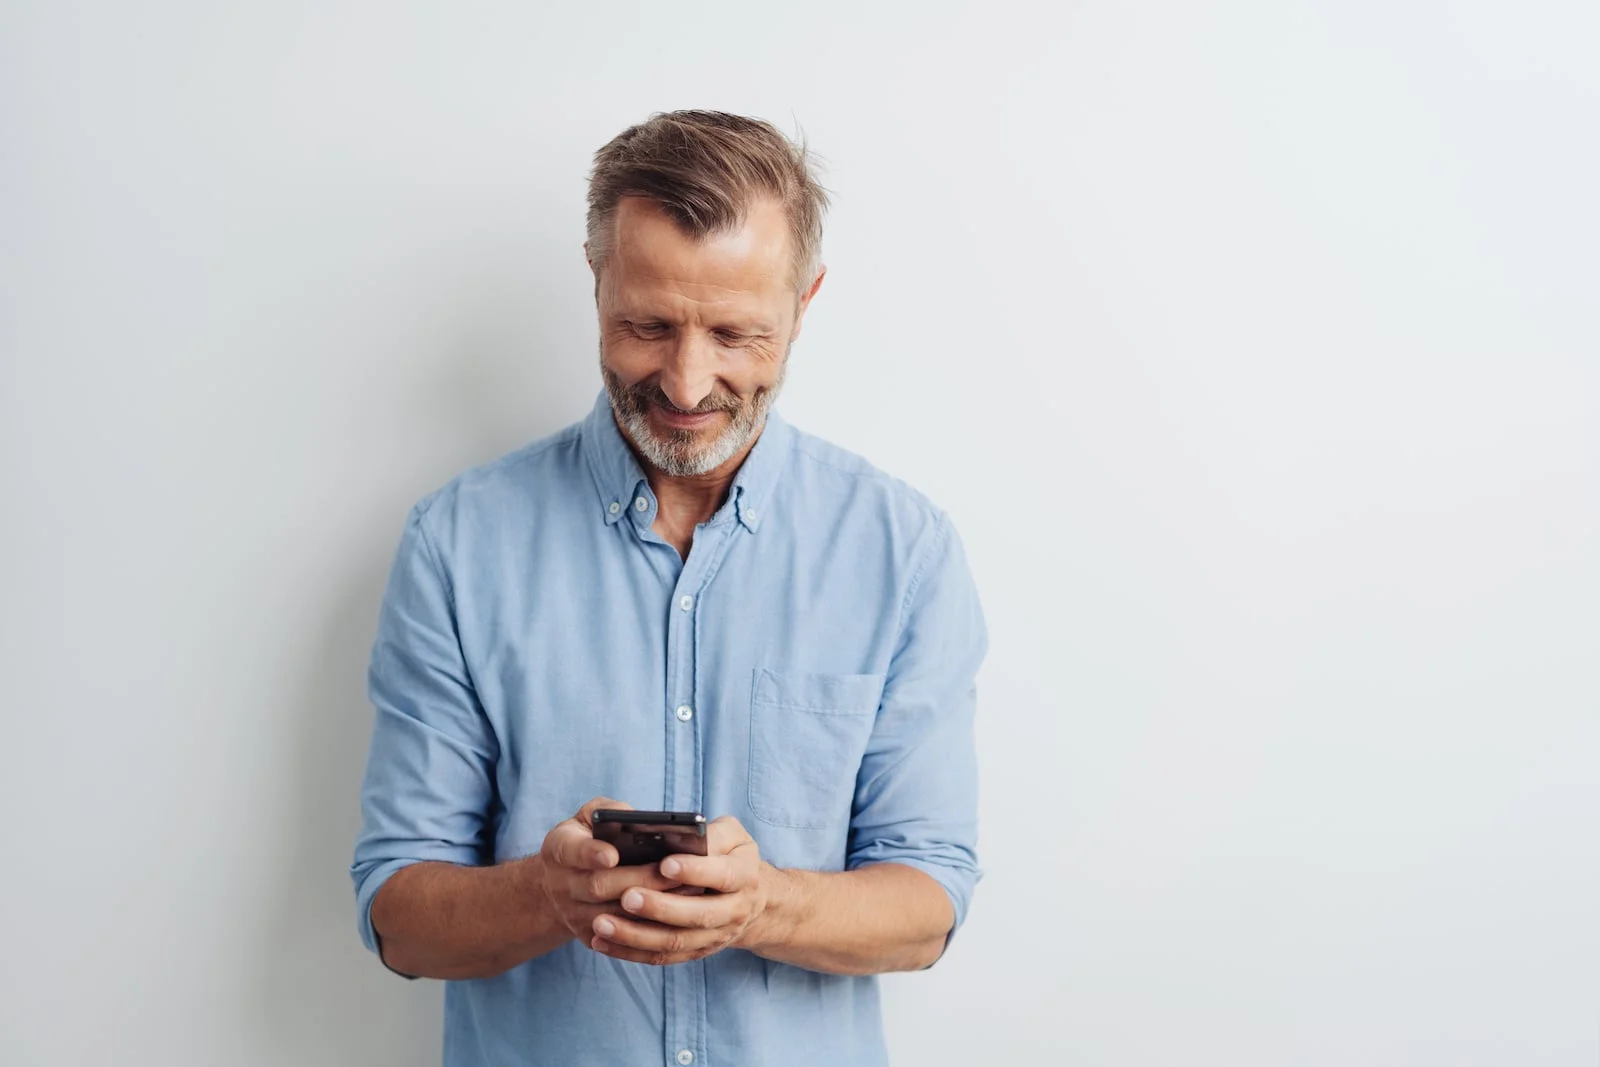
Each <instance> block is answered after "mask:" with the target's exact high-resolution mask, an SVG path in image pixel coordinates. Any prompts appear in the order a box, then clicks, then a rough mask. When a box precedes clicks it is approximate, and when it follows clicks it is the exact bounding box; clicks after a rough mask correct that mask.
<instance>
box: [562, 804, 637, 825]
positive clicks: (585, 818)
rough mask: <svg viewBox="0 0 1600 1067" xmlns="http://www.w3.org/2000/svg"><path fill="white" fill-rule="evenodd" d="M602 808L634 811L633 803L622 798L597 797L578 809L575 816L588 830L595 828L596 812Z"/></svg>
mask: <svg viewBox="0 0 1600 1067" xmlns="http://www.w3.org/2000/svg"><path fill="white" fill-rule="evenodd" d="M601 808H616V809H618V810H619V811H632V810H633V805H632V804H629V803H626V802H625V801H621V800H612V799H611V798H610V797H595V798H594V799H593V800H591V801H589V803H587V804H585V805H584V806H583V807H581V808H579V809H578V814H576V815H574V816H573V818H574V819H576V820H578V822H579V823H580V824H581V825H582V826H583V828H584V829H586V830H591V831H592V830H593V829H594V813H595V812H597V811H599V810H600V809H601Z"/></svg>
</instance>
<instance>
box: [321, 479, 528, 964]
mask: <svg viewBox="0 0 1600 1067" xmlns="http://www.w3.org/2000/svg"><path fill="white" fill-rule="evenodd" d="M424 514H425V513H424V511H423V509H422V507H421V506H420V505H419V506H418V507H417V508H416V509H413V511H412V512H411V516H410V519H409V521H408V522H407V525H406V530H405V534H404V536H403V537H402V538H401V541H400V549H399V552H398V553H397V555H396V558H395V561H394V566H393V568H392V570H391V571H390V574H389V582H388V587H387V589H386V590H385V592H384V596H383V607H382V609H381V611H380V613H379V619H378V634H377V638H376V640H375V641H374V643H373V648H372V662H371V666H370V668H369V670H368V675H367V687H368V693H369V695H370V697H371V701H372V705H373V709H374V717H373V723H372V743H371V748H370V750H369V751H368V755H367V769H366V775H365V777H364V779H363V781H362V786H361V814H362V824H361V833H360V836H359V837H358V838H357V839H356V846H355V859H354V862H352V864H351V866H350V876H351V878H352V879H353V880H354V882H355V893H356V916H357V920H356V921H357V925H358V928H359V930H360V933H361V940H362V942H363V943H364V944H365V945H366V946H367V948H368V949H370V950H372V951H373V952H378V953H379V955H380V958H381V950H380V948H379V945H378V937H377V934H376V932H375V931H374V930H373V928H372V899H373V897H375V896H376V895H377V893H378V890H379V888H381V887H382V886H383V883H384V882H386V881H388V880H389V878H390V877H391V876H392V875H393V874H394V873H395V872H396V871H398V870H400V869H401V868H403V867H407V866H409V865H411V864H413V863H420V862H423V861H426V860H441V861H444V862H446V863H457V864H465V865H477V864H480V863H483V862H486V860H485V859H484V857H485V856H486V855H489V854H490V842H488V841H486V840H485V838H486V834H487V832H488V831H487V822H488V812H489V808H490V804H491V802H492V799H493V788H494V785H493V776H494V766H495V761H496V759H497V758H498V755H499V748H498V743H497V741H496V739H495V735H494V732H493V730H492V728H491V726H490V724H489V722H488V721H487V719H486V718H485V716H484V714H483V709H482V707H481V705H480V704H479V702H478V698H477V694H476V692H475V691H474V689H473V686H472V680H471V678H470V677H469V675H468V671H467V666H466V663H465V660H464V658H463V656H462V652H461V642H460V638H459V635H458V633H457V629H456V621H455V605H454V602H453V597H452V595H451V590H450V586H449V583H448V582H447V580H446V577H445V572H444V568H443V566H442V564H441V563H440V560H439V555H438V552H437V550H436V549H435V548H434V545H433V542H432V541H431V540H430V539H429V537H428V534H427V531H426V529H425V528H424V526H423V517H424Z"/></svg>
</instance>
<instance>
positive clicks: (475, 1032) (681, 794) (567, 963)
mask: <svg viewBox="0 0 1600 1067" xmlns="http://www.w3.org/2000/svg"><path fill="white" fill-rule="evenodd" d="M655 518H656V498H655V496H654V494H653V493H652V492H651V491H650V486H649V483H648V482H647V481H646V480H645V477H644V474H643V472H642V470H641V468H640V467H639V464H638V462H637V460H636V459H635V458H634V456H633V453H632V452H631V451H630V450H629V448H628V446H627V444H626V442H625V440H624V439H623V437H622V434H621V432H620V431H619V430H618V429H617V425H616V423H615V421H614V420H613V418H612V415H611V409H610V405H609V403H608V402H607V399H606V396H605V394H604V393H602V394H601V396H600V399H599V401H598V402H597V403H596V405H595V407H594V410H593V412H592V413H591V414H590V415H589V416H588V418H587V419H585V420H584V421H583V422H580V423H578V424H577V425H575V426H572V427H569V428H568V429H567V430H565V431H562V432H561V433H558V434H556V435H554V436H553V437H550V438H547V439H545V440H543V441H539V442H537V443H535V444H532V445H529V446H527V447H526V448H523V449H521V450H520V451H517V452H514V453H512V454H511V455H509V456H506V457H504V458H502V459H500V460H498V461H497V462H494V463H491V464H488V465H486V466H483V467H479V468H476V469H474V470H471V471H468V472H466V473H465V474H463V475H461V476H460V477H458V478H457V479H456V480H455V481H453V482H451V483H450V484H449V485H448V486H446V487H445V488H443V489H441V490H439V491H438V492H436V493H433V494H432V495H430V496H428V497H427V498H425V499H424V500H423V501H422V502H421V503H419V504H418V505H417V506H416V508H415V509H414V510H413V511H412V513H411V516H410V519H409V521H408V523H407V525H406V529H405V533H404V536H403V538H402V540H401V543H400V549H399V553H398V556H397V558H396V560H395V563H394V568H393V571H392V572H391V575H390V578H389V585H388V589H387V592H386V593H385V595H384V601H383V609H382V614H381V618H380V621H379V627H378V635H377V640H376V643H375V644H374V647H373V652H372V665H371V671H370V676H369V686H370V693H371V697H372V702H373V704H374V706H375V708H376V717H375V721H374V726H373V734H372V748H371V752H370V755H369V757H368V763H367V772H366V779H365V782H364V784H363V787H362V796H361V800H362V811H363V815H364V822H363V825H362V829H361V836H360V838H359V840H358V841H357V843H356V849H355V862H354V864H353V865H352V867H351V875H352V877H353V878H354V880H355V889H356V902H357V913H358V916H359V924H360V929H361V936H362V939H363V940H364V941H365V943H366V945H367V947H368V948H371V949H374V950H376V948H377V943H376V939H375V936H374V933H373V929H372V921H371V917H370V910H371V905H372V898H373V896H374V894H376V893H377V891H378V888H379V887H380V886H381V885H383V883H384V881H385V880H387V879H388V878H389V877H390V876H391V875H393V874H394V872H395V871H397V870H399V869H401V868H402V867H405V866H406V865H408V864H412V863H417V862H421V861H425V860H443V861H446V862H449V863H457V864H469V865H472V864H490V863H496V862H500V861H505V860H511V859H515V858H518V857H521V856H526V855H529V854H531V853H534V852H537V851H538V850H539V847H540V844H541V842H542V841H543V839H544V836H545V834H546V833H548V832H549V830H550V828H551V827H552V826H554V825H555V824H556V823H558V822H560V821H561V820H563V819H565V818H567V817H568V816H570V815H571V814H572V813H573V812H575V811H577V810H578V808H579V807H580V806H581V805H582V804H583V803H584V802H586V801H587V800H589V799H590V798H591V797H594V796H597V795H598V796H609V797H613V798H615V799H618V800H623V801H626V802H628V803H630V804H633V805H634V806H635V807H640V808H652V807H654V808H664V809H671V810H689V811H702V812H704V813H705V814H706V815H707V816H708V817H711V818H714V817H716V816H719V815H725V814H731V815H734V816H736V817H737V818H738V819H739V820H740V821H741V822H742V823H743V824H744V826H745V827H746V829H748V830H749V831H750V833H751V835H752V836H754V837H755V839H756V841H757V843H758V844H759V845H760V847H761V854H762V856H763V858H765V859H766V860H768V861H769V862H771V863H773V864H775V865H777V866H780V867H800V868H807V869H810V870H817V871H839V870H852V869H855V868H858V867H864V866H867V865H869V864H875V863H900V864H905V865H906V866H909V867H914V868H916V869H917V870H919V871H923V872H925V873H926V874H928V875H930V876H931V877H932V878H933V879H934V880H936V881H937V882H938V883H939V884H940V885H941V886H943V887H944V889H945V891H946V892H947V893H948V894H949V896H950V901H951V903H952V904H953V905H954V908H955V916H956V923H957V925H959V924H960V922H961V921H962V919H964V918H965V916H966V912H967V905H968V902H969V901H970V899H971V897H972V891H973V887H974V885H975V884H976V883H977V881H978V877H979V873H978V868H977V865H976V857H975V854H974V846H975V841H976V834H977V822H976V819H977V773H976V767H975V758H974V751H973V730H972V720H973V710H974V685H973V679H974V675H975V674H976V673H977V670H978V665H979V663H980V661H981V660H982V659H983V656H984V652H985V649H986V636H985V630H984V624H983V617H982V613H981V611H980V608H979V605H978V598H977V594H976V592H975V590H974V588H973V584H972V580H971V577H970V575H969V573H968V570H967V565H966V562H965V559H964V557H963V555H962V550H961V545H960V541H959V540H958V539H957V537H956V534H955V531H954V530H953V529H952V528H951V525H950V521H949V520H948V519H947V518H946V517H945V515H944V514H943V513H942V512H940V511H939V510H938V509H936V508H935V507H933V506H932V505H931V504H929V503H928V502H927V501H926V500H925V499H924V498H923V497H922V496H920V495H918V494H917V493H916V492H915V491H913V490H912V489H910V488H909V487H907V486H906V485H905V484H904V483H901V482H899V481H896V480H894V479H892V478H890V477H888V476H887V475H884V474H882V473H880V472H879V471H877V470H875V469H874V468H873V467H872V466H870V465H869V464H868V463H866V462H865V461H864V460H862V459H859V458H857V457H856V456H853V455H851V454H849V453H847V452H845V451H843V450H841V449H838V448H835V447H834V446H832V445H829V444H827V443H825V442H823V441H821V440H819V439H817V438H815V437H812V436H810V435H808V434H804V433H801V432H799V431H797V430H795V429H794V428H793V427H791V426H789V425H788V424H787V423H785V422H784V421H783V420H782V419H781V418H779V417H778V415H777V414H776V413H772V414H770V415H769V416H768V421H767V426H766V429H765V430H764V431H763V433H762V435H761V437H760V439H759V440H758V441H757V443H756V446H755V448H754V449H752V450H751V452H750V455H749V457H748V458H747V459H746V460H745V462H744V465H743V466H742V467H741V468H740V470H739V472H738V474H737V476H736V477H735V479H734V482H733V486H732V488H731V490H730V491H729V494H728V497H727V500H726V502H725V503H724V504H723V505H722V507H721V508H720V509H719V510H718V511H717V513H716V514H715V515H713V516H712V518H711V520H710V521H709V522H707V523H705V524H703V525H701V526H699V527H698V528H697V529H696V531H695V536H694V544H693V547H692V549H691V551H690V552H689V555H688V558H687V559H681V558H680V557H679V555H678V553H677V551H676V550H675V549H674V548H673V547H672V546H671V545H670V544H668V543H667V542H666V541H665V540H663V539H662V538H661V537H659V536H658V535H657V534H655V533H653V532H651V529H650V525H651V523H652V522H654V521H655ZM886 1058H887V1057H886V1053H885V1049H884V1041H883V1032H882V1023H881V1020H880V1015H879V1007H878V984H877V980H876V979H874V978H870V977H865V978H863V977H843V976H837V975H827V974H820V973H817V972H814V971H808V970H804V969H802V968H799V967H794V966H790V965H788V964H783V963H774V962H771V961H769V960H765V959H762V958H760V957H758V956H755V955H753V954H751V953H748V952H745V951H742V950H737V949H730V950H726V951H723V952H721V953H718V954H717V955H714V956H711V957H708V958H706V959H704V960H699V961H695V962H691V963H682V964H676V965H674V966H670V967H648V966H645V965H642V964H634V963H624V962H621V961H618V960H614V959H611V958H610V957H607V956H602V955H599V954H597V953H595V952H594V951H592V950H591V949H589V948H588V947H587V946H586V945H583V944H580V943H578V942H576V941H569V942H568V943H566V944H565V945H563V946H562V947H560V948H558V949H555V950H554V951H552V952H550V953H547V954H546V955H544V956H541V957H539V958H537V959H533V960H530V961H528V962H527V963H524V964H522V965H521V966H519V967H516V968H513V969H512V970H510V971H508V972H506V973H504V974H502V975H499V976H497V977H494V978H485V979H479V980H473V981H461V982H450V983H448V985H447V989H446V993H445V1037H444V1063H445V1064H446V1067H469V1065H471V1067H479V1065H491V1064H492V1065H495V1067H510V1065H513V1064H515V1065H524V1064H562V1065H574V1064H596V1065H601V1064H604V1065H612V1064H623V1065H628V1067H636V1065H642V1064H660V1065H662V1067H673V1065H681V1064H691V1063H692V1064H697V1065H699V1067H750V1065H764V1067H777V1065H782V1064H789V1063H794V1064H799V1063H804V1064H808V1065H814V1064H828V1065H830V1067H849V1065H856V1064H862V1065H867V1064H881V1063H884V1062H886Z"/></svg>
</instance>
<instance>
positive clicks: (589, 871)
mask: <svg viewBox="0 0 1600 1067" xmlns="http://www.w3.org/2000/svg"><path fill="white" fill-rule="evenodd" d="M629 807H630V805H627V804H623V803H620V802H619V801H615V800H609V799H607V798H605V797H596V798H595V799H593V800H591V801H589V803H587V804H585V805H584V806H583V807H582V808H581V809H579V811H578V814H576V815H574V816H573V817H572V818H570V819H566V820H564V821H563V822H561V823H559V824H557V825H556V827H555V829H553V830H551V831H550V833H548V834H547V835H545V839H544V845H543V846H542V847H541V848H540V849H539V862H540V868H541V870H540V877H539V886H540V889H541V890H542V891H543V893H544V895H545V897H546V899H547V900H548V901H549V903H550V910H551V912H552V913H553V914H554V915H555V917H556V919H557V920H558V921H559V922H560V923H561V924H562V925H563V926H565V927H566V929H567V930H568V932H570V933H571V934H572V936H573V937H575V938H577V939H578V941H579V942H580V943H582V944H588V943H589V941H590V939H591V938H592V937H593V936H594V924H595V922H596V920H597V919H598V918H599V917H600V916H602V915H621V914H622V910H621V908H620V907H619V906H618V903H617V902H618V900H619V899H620V898H621V897H622V896H623V895H624V894H625V893H626V892H627V891H628V890H630V889H635V890H638V891H641V892H650V893H657V894H661V895H665V891H666V890H668V889H672V888H674V887H675V886H677V885H678V884H680V883H679V881H677V880H674V879H671V878H667V877H664V876H663V875H662V873H661V872H660V870H659V869H658V868H657V867H656V866H653V865H644V866H639V867H619V866H617V861H618V859H619V858H620V857H618V855H617V850H616V848H615V847H614V846H613V845H611V844H610V843H609V842H606V841H597V840H595V837H594V825H593V823H592V822H590V818H591V816H592V815H593V814H594V812H595V811H597V810H599V809H600V808H629Z"/></svg>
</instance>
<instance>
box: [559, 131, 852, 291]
mask: <svg viewBox="0 0 1600 1067" xmlns="http://www.w3.org/2000/svg"><path fill="white" fill-rule="evenodd" d="M627 196H637V197H643V198H645V199H648V200H653V201H655V202H656V203H657V204H659V205H661V207H662V208H663V209H664V210H665V211H666V213H667V215H668V217H670V218H671V219H672V220H673V221H674V222H675V223H677V224H678V227H679V228H680V229H681V230H682V231H683V232H684V233H685V234H686V235H688V236H690V237H693V238H696V239H699V238H703V237H708V236H710V235H712V234H715V233H725V232H727V231H729V230H733V229H736V228H738V227H739V226H741V225H743V223H744V220H745V217H746V215H747V214H748V212H749V209H750V207H751V205H752V204H753V203H754V202H755V201H756V200H758V199H761V198H763V197H771V198H773V199H775V200H777V201H778V203H779V204H780V205H781V206H782V207H783V211H784V214H785V215H786V216H787V217H788V220H789V244H790V249H791V251H792V252H793V254H794V274H795V286H796V288H797V289H804V288H805V287H806V286H808V285H809V284H810V283H811V281H812V279H813V278H815V277H816V275H817V271H818V270H819V269H821V260H822V216H823V214H824V212H826V210H827V207H828V194H827V191H826V190H824V189H823V188H822V186H821V185H820V184H819V183H818V182H817V179H816V175H815V173H814V157H813V156H812V154H811V152H810V150H809V149H808V148H807V147H806V145H805V142H804V141H803V140H802V141H800V142H799V143H796V142H794V141H791V140H790V139H789V138H788V137H785V136H784V135H783V134H782V133H781V132H779V130H778V129H777V127H775V126H773V125H772V124H771V123H770V122H764V121H762V120H761V119H752V118H745V117H744V116H742V115H730V114H728V113H727V112H724V111H669V112H658V113H656V114H654V115H652V116H650V118H649V119H648V120H647V121H645V122H641V123H639V124H638V125H636V126H629V127H628V128H627V129H626V130H623V131H622V132H621V133H619V134H617V136H616V137H613V138H612V139H611V140H610V141H609V142H607V144H606V145H605V147H603V148H601V149H600V151H598V152H596V153H595V154H594V169H593V170H592V171H591V172H590V174H589V228H588V229H589V232H588V239H589V261H590V262H591V263H593V264H594V267H595V269H596V270H597V271H598V270H599V269H600V268H602V267H603V266H604V265H605V261H606V259H607V257H608V255H609V253H610V252H611V236H612V221H613V220H614V219H615V217H616V212H617V205H618V204H619V203H621V201H622V198H623V197H627Z"/></svg>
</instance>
